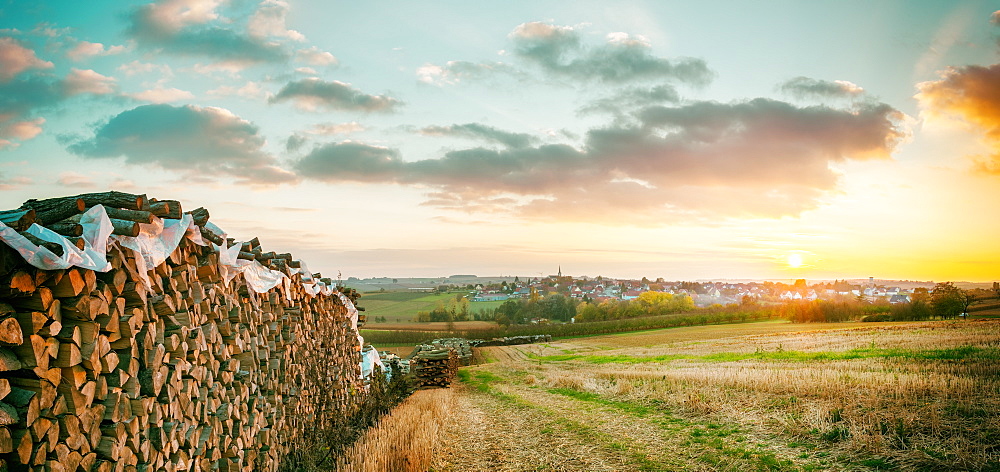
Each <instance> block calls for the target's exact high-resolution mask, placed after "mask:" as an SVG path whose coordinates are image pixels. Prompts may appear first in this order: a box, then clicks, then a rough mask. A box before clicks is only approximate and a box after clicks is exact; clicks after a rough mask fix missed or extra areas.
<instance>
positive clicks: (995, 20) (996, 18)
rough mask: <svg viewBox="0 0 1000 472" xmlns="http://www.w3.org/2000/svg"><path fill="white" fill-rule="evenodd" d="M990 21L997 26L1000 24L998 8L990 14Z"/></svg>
mask: <svg viewBox="0 0 1000 472" xmlns="http://www.w3.org/2000/svg"><path fill="white" fill-rule="evenodd" d="M990 23H993V25H995V26H1000V10H997V11H995V12H993V14H992V15H990Z"/></svg>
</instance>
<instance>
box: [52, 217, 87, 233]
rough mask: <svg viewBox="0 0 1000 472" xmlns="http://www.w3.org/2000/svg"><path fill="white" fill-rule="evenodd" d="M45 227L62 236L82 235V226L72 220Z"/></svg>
mask: <svg viewBox="0 0 1000 472" xmlns="http://www.w3.org/2000/svg"><path fill="white" fill-rule="evenodd" d="M78 220H79V219H78ZM45 227H46V228H48V229H51V230H52V231H55V232H57V233H59V234H61V235H63V236H80V235H82V234H83V225H81V224H79V223H74V222H73V221H72V219H65V220H62V221H59V222H56V223H51V224H48V225H45Z"/></svg>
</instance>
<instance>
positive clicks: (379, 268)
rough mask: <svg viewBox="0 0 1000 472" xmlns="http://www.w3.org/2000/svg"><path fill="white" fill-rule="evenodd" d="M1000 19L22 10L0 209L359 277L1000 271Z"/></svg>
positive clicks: (170, 2)
mask: <svg viewBox="0 0 1000 472" xmlns="http://www.w3.org/2000/svg"><path fill="white" fill-rule="evenodd" d="M724 10H732V11H731V14H729V15H721V16H720V15H719V11H724ZM744 10H745V11H744ZM996 12H997V10H996V5H995V4H990V3H989V2H984V1H970V2H957V3H952V2H903V1H886V2H877V3H866V2H859V3H857V4H851V6H850V7H847V6H845V5H844V4H843V3H840V2H828V3H816V2H778V3H775V4H771V6H770V7H768V8H765V9H758V8H750V7H747V6H746V5H742V4H737V3H727V4H725V5H723V6H720V5H718V4H711V3H710V4H705V5H702V4H695V3H691V2H651V3H639V2H623V3H622V2H616V3H615V4H613V5H612V4H606V3H602V2H593V3H587V2H585V3H576V2H574V3H568V2H555V1H553V2H530V3H519V2H515V3H513V4H496V5H482V4H479V3H476V2H457V1H455V2H452V1H448V2H432V3H429V4H428V3H403V4H394V5H393V6H392V7H391V8H386V5H378V4H372V5H368V4H363V3H359V4H350V5H340V4H338V5H334V4H329V3H328V2H320V1H316V0H289V1H287V2H286V1H277V0H264V1H261V2H256V1H251V2H227V1H221V2H220V1H216V0H211V1H208V0H160V1H156V2H150V1H149V0H143V1H130V2H108V1H98V2H77V3H74V2H45V1H42V2H40V3H37V4H32V6H31V7H30V8H29V7H28V6H27V4H23V3H20V2H15V3H14V4H12V5H7V6H3V7H0V209H13V208H17V207H18V206H19V205H20V204H21V203H22V202H23V201H25V200H27V199H29V198H46V197H53V196H61V195H69V194H77V193H84V192H94V191H102V190H108V189H115V190H121V191H126V192H134V193H146V194H148V195H149V196H151V197H156V198H161V199H177V200H181V201H182V202H184V204H185V205H186V207H190V208H195V207H198V206H204V207H207V208H209V209H210V210H211V213H212V221H213V222H215V223H216V224H218V225H219V226H221V227H222V228H223V229H225V230H226V231H228V233H229V235H230V236H231V237H234V238H236V239H238V240H246V239H250V238H253V237H254V236H257V237H259V238H260V240H261V241H264V242H265V244H266V246H268V247H275V248H280V249H281V250H283V251H290V252H292V253H294V254H295V255H296V257H301V258H302V259H303V260H306V261H308V263H309V267H310V268H311V269H312V270H315V271H323V272H325V273H336V272H337V271H340V272H342V273H343V274H344V277H349V276H355V277H362V278H363V277H375V276H388V277H393V276H399V277H408V276H413V277H416V276H447V275H450V274H478V275H484V276H486V275H500V274H510V275H522V276H537V275H539V274H543V275H548V274H550V273H555V271H556V270H557V267H559V266H561V267H562V270H563V272H564V273H567V274H572V275H576V276H583V275H589V276H592V277H594V276H598V275H604V276H612V277H630V278H641V277H644V276H645V277H650V278H656V277H663V278H665V279H667V280H694V279H716V280H717V279H794V278H806V279H843V278H867V277H869V276H877V277H879V278H884V279H913V280H937V281H943V280H967V281H976V282H989V281H993V280H997V279H998V277H1000V275H998V274H1000V271H998V267H1000V246H998V244H997V242H996V241H997V235H1000V218H996V217H995V215H996V214H997V212H998V210H997V202H1000V85H998V84H1000V64H998V62H1000V59H998V57H1000V56H998V54H1000V25H998V24H997V23H998V18H1000V16H998V14H997V13H996ZM817 18H821V19H822V21H819V22H818V21H817Z"/></svg>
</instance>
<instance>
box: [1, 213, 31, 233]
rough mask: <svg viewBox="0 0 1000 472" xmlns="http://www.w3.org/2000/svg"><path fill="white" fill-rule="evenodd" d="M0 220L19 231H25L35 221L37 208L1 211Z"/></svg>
mask: <svg viewBox="0 0 1000 472" xmlns="http://www.w3.org/2000/svg"><path fill="white" fill-rule="evenodd" d="M0 222H3V224H5V225H7V226H10V227H11V228H14V229H15V230H17V231H24V230H26V229H28V227H29V226H31V225H32V224H33V223H34V222H35V210H32V209H30V208H29V209H18V210H5V211H0Z"/></svg>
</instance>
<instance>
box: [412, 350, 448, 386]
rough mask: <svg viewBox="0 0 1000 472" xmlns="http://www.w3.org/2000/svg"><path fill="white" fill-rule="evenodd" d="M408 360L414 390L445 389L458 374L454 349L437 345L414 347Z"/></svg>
mask: <svg viewBox="0 0 1000 472" xmlns="http://www.w3.org/2000/svg"><path fill="white" fill-rule="evenodd" d="M409 359H410V372H411V373H412V374H413V379H414V387H415V388H447V387H449V386H451V382H452V380H454V379H455V373H456V372H458V354H457V353H455V349H454V348H451V347H447V346H443V345H441V344H439V343H432V344H420V345H418V346H416V347H415V348H414V349H413V353H412V354H410V357H409Z"/></svg>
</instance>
